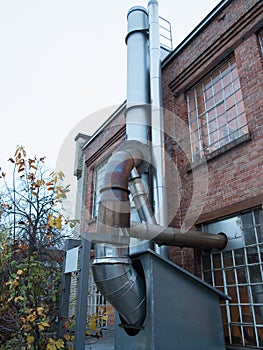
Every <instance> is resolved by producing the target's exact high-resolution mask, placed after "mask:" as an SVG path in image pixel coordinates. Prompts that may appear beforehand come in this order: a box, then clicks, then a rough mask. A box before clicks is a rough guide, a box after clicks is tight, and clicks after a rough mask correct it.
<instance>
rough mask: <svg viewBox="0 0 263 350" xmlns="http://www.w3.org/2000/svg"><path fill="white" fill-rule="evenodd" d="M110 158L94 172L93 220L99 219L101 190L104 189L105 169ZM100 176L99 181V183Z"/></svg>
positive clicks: (101, 163)
mask: <svg viewBox="0 0 263 350" xmlns="http://www.w3.org/2000/svg"><path fill="white" fill-rule="evenodd" d="M108 160H109V158H107V159H105V160H103V161H102V162H100V163H99V164H98V165H97V166H96V167H95V168H94V171H93V192H92V211H91V216H92V218H93V219H96V218H97V215H98V209H99V201H100V199H99V198H100V193H99V192H100V190H101V188H102V181H103V177H104V174H105V168H106V165H107V162H108ZM98 176H99V181H98Z"/></svg>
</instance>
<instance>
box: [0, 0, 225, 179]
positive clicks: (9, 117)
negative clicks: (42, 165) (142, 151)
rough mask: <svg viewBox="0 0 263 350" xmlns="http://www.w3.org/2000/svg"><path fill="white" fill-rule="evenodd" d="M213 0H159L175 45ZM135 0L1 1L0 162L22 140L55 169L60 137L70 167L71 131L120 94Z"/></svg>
mask: <svg viewBox="0 0 263 350" xmlns="http://www.w3.org/2000/svg"><path fill="white" fill-rule="evenodd" d="M219 2H220V1H219V0H198V1H196V0H184V1H181V0H159V12H160V15H161V16H162V17H164V18H166V19H167V20H168V21H170V23H171V25H172V34H173V42H174V47H176V46H177V45H178V44H179V43H180V42H181V41H182V40H183V39H184V38H185V37H186V36H187V35H188V34H189V33H190V32H191V31H192V30H193V29H194V27H195V26H196V25H197V24H198V23H199V22H200V21H201V20H202V19H203V18H204V17H205V16H206V15H207V14H208V13H209V12H210V11H211V10H212V9H213V8H214V7H215V6H216V5H217V4H218V3H219ZM135 5H140V6H144V7H147V1H145V0H111V1H106V0H103V1H95V0H0V48H1V54H0V116H1V129H0V130H1V134H0V166H2V167H5V163H6V160H7V159H8V158H9V156H11V155H12V154H13V152H14V149H15V147H16V145H20V144H22V145H24V146H25V147H26V149H27V150H28V152H29V153H30V154H31V155H35V154H36V155H38V156H43V155H45V156H47V160H48V163H49V164H50V166H51V167H52V168H55V167H56V164H57V158H58V155H59V154H61V152H60V151H61V147H62V145H63V143H64V145H65V144H68V151H69V153H70V152H71V154H69V157H68V160H67V159H65V162H68V164H67V167H68V171H69V172H70V171H71V168H72V160H71V159H72V154H73V151H74V150H73V148H74V142H73V138H74V136H73V135H75V134H76V133H77V132H82V133H87V134H92V133H93V132H94V131H95V130H96V129H97V128H98V126H99V125H100V124H101V123H102V121H103V119H104V118H105V116H106V115H107V114H108V113H109V112H110V111H111V110H112V107H111V106H117V105H119V104H121V103H122V102H123V101H124V100H125V99H126V45H125V36H126V25H127V23H126V18H127V17H126V16H127V11H128V10H129V8H130V7H132V6H135ZM101 109H104V112H103V113H98V111H100V110H101ZM71 146H72V147H71ZM62 153H63V152H62ZM63 170H64V169H63ZM72 171H73V169H72Z"/></svg>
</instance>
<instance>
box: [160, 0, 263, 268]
mask: <svg viewBox="0 0 263 350" xmlns="http://www.w3.org/2000/svg"><path fill="white" fill-rule="evenodd" d="M262 10H263V3H262V2H261V1H255V0H234V1H231V2H230V3H229V5H228V6H227V7H225V8H224V9H223V10H222V11H221V12H220V13H219V14H218V15H217V16H216V17H215V18H214V19H213V21H212V22H211V23H209V24H208V25H207V26H206V27H205V28H204V29H203V30H202V32H201V33H200V34H199V35H198V36H196V37H195V38H193V39H192V40H191V41H190V42H189V43H188V44H187V45H185V47H184V48H183V49H181V50H180V51H179V52H178V53H177V54H175V55H174V57H173V60H171V61H170V62H167V63H166V64H165V65H164V67H163V97H164V108H165V110H166V112H165V116H166V117H165V130H166V132H167V137H166V149H167V153H168V154H169V156H170V161H169V163H171V162H173V166H171V164H167V168H168V169H171V168H172V167H176V169H177V170H176V174H177V175H176V180H175V176H174V172H173V171H171V170H170V171H169V172H168V176H167V183H168V193H169V198H168V208H169V216H170V218H171V225H173V226H174V225H175V226H180V225H182V224H183V227H184V226H186V227H187V226H191V225H192V224H194V223H195V222H197V223H201V222H204V221H207V220H211V219H216V218H219V217H221V216H224V215H226V214H230V213H231V212H234V211H235V210H236V211H238V210H243V209H246V208H249V207H251V206H253V205H258V204H260V203H262V199H263V170H262V169H263V167H262V165H263V152H262V149H263V141H262V140H263V138H262V136H263V134H262V123H263V107H262V100H263V74H262V69H263V63H262V62H263V61H262V53H261V50H260V47H259V42H258V36H257V31H258V30H259V29H260V26H262V25H263V24H262V18H263V16H262V13H263V11H262ZM233 54H234V56H235V60H236V63H237V68H238V74H239V78H240V83H241V91H242V95H243V100H244V105H245V112H246V117H247V122H248V128H249V135H250V138H249V139H248V140H247V139H246V140H245V141H244V142H243V143H240V144H238V145H237V144H234V145H231V147H226V148H225V149H224V151H225V152H224V153H221V152H220V151H219V152H218V153H217V154H215V157H213V158H212V159H210V160H207V162H206V164H204V165H202V166H199V167H198V166H196V167H195V165H194V164H192V161H191V152H190V140H189V133H188V130H187V127H186V126H187V125H188V122H187V118H188V117H187V105H186V97H185V92H186V91H187V90H188V89H189V88H190V87H192V86H193V85H194V84H196V83H197V82H198V81H199V80H200V78H203V77H204V76H205V75H206V74H207V73H209V72H210V71H211V70H212V69H214V68H216V66H217V65H218V64H219V63H221V62H222V61H223V60H224V59H226V58H227V57H229V56H230V55H233ZM206 185H207V190H206ZM196 191H197V192H199V193H196ZM193 198H194V203H193ZM191 201H192V203H191ZM178 203H180V205H178ZM178 207H179V208H178ZM191 219H192V220H191ZM170 255H171V257H172V258H173V260H174V261H176V262H177V263H178V264H179V265H181V266H183V267H185V268H187V269H188V270H193V269H194V252H193V250H190V249H186V250H185V249H184V250H180V249H178V248H172V249H171V252H170Z"/></svg>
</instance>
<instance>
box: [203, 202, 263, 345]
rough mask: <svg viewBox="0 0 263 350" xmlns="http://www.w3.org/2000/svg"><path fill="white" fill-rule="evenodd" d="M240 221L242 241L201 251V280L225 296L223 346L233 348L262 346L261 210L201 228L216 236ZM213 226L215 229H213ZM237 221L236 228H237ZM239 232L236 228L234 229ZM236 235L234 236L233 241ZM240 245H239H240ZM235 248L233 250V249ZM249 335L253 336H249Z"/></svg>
mask: <svg viewBox="0 0 263 350" xmlns="http://www.w3.org/2000/svg"><path fill="white" fill-rule="evenodd" d="M231 218H232V219H234V218H238V219H239V220H240V221H241V227H242V232H243V240H238V241H239V243H238V245H237V246H236V245H235V244H234V245H230V246H227V247H226V248H225V249H224V250H222V251H218V250H213V251H211V252H209V253H208V252H202V255H201V271H202V278H203V279H204V280H205V281H206V282H207V283H209V284H211V285H212V286H214V287H215V288H217V289H219V290H221V291H222V292H224V293H225V294H228V295H229V296H230V297H231V298H232V300H231V301H222V302H221V310H222V319H223V326H224V331H225V338H226V343H227V344H229V345H232V346H252V347H256V348H260V349H261V348H262V346H263V211H262V208H261V207H257V208H254V209H250V210H247V211H244V212H240V213H237V214H235V215H232V216H231V217H227V218H221V219H218V220H217V221H214V222H212V223H207V224H203V225H202V229H204V230H205V231H210V232H212V233H215V234H216V233H217V232H218V231H217V230H222V223H223V222H227V220H228V219H231ZM216 223H218V224H219V225H218V228H217V229H216ZM239 224H240V223H238V222H237V227H238V228H239ZM237 231H239V229H238V230H237ZM234 236H235V234H233V238H234ZM240 243H242V245H240ZM233 247H234V249H232V248H233ZM251 335H252V336H251Z"/></svg>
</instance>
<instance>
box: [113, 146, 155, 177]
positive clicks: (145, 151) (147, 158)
mask: <svg viewBox="0 0 263 350" xmlns="http://www.w3.org/2000/svg"><path fill="white" fill-rule="evenodd" d="M133 149H135V150H138V151H139V152H140V153H141V155H142V162H141V164H140V165H138V166H137V167H136V169H137V170H138V172H139V173H140V174H142V173H144V172H146V171H147V170H148V168H149V164H150V163H151V154H150V150H149V147H148V146H147V145H146V144H145V143H142V142H140V141H136V140H126V141H125V142H124V143H123V144H122V145H121V146H120V147H118V148H117V151H126V152H129V151H131V150H133Z"/></svg>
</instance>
